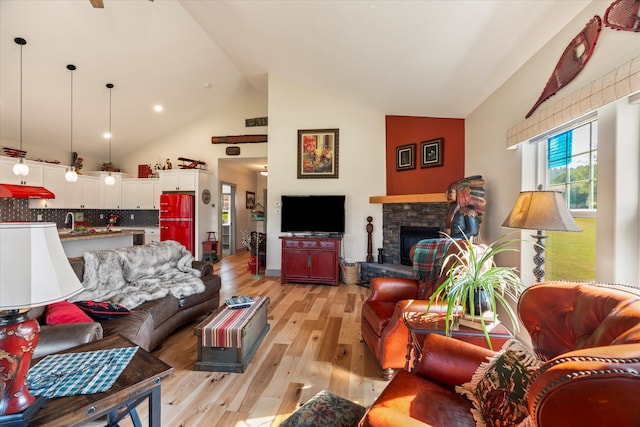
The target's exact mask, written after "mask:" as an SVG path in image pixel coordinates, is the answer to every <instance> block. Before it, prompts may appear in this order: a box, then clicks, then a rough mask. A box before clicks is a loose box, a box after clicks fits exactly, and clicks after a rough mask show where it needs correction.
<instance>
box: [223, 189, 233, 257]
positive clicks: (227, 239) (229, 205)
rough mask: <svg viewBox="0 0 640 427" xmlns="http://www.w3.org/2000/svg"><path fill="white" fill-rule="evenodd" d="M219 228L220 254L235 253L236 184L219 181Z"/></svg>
mask: <svg viewBox="0 0 640 427" xmlns="http://www.w3.org/2000/svg"><path fill="white" fill-rule="evenodd" d="M220 199H221V200H220V207H221V209H220V230H222V236H221V239H222V241H221V243H222V256H226V255H233V254H235V253H236V229H235V222H236V208H235V206H236V186H235V185H234V184H228V183H225V182H221V183H220Z"/></svg>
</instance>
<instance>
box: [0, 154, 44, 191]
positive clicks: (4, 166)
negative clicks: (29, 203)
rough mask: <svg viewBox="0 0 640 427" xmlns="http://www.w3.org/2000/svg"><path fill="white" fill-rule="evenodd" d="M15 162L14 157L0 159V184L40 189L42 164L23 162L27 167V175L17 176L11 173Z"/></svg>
mask: <svg viewBox="0 0 640 427" xmlns="http://www.w3.org/2000/svg"><path fill="white" fill-rule="evenodd" d="M17 162H18V159H17V158H15V157H0V182H2V183H3V184H15V185H34V186H37V187H42V183H43V174H44V170H43V165H44V163H42V162H33V161H30V160H25V161H24V163H25V164H26V165H27V166H29V175H27V176H17V175H14V173H13V165H15V164H16V163H17Z"/></svg>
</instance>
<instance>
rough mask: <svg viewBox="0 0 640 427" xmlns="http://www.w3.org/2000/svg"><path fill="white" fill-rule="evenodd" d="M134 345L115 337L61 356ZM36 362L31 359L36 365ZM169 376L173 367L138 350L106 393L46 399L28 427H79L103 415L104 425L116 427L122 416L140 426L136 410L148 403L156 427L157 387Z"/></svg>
mask: <svg viewBox="0 0 640 427" xmlns="http://www.w3.org/2000/svg"><path fill="white" fill-rule="evenodd" d="M131 346H135V344H134V343H132V342H131V341H129V340H127V339H126V338H124V337H122V336H120V335H115V336H110V337H107V338H104V339H101V340H98V341H94V342H91V343H88V344H83V345H81V346H78V347H74V348H71V349H69V350H65V351H63V352H61V353H79V352H83V351H96V350H106V349H112V348H119V347H131ZM37 361H38V360H34V362H33V363H32V364H34V363H36V362H37ZM172 373H173V368H172V367H171V366H169V365H167V364H166V363H164V362H163V361H162V360H160V359H158V358H157V357H155V356H154V355H152V354H151V353H149V352H147V351H145V350H143V349H141V348H139V349H138V351H136V354H135V356H133V359H131V362H130V363H129V365H128V366H127V367H126V368H125V370H124V371H122V374H120V377H118V380H117V381H116V382H115V384H114V385H113V386H112V387H111V388H110V389H109V390H108V391H106V392H103V393H96V394H86V395H75V396H69V397H57V398H52V399H49V400H48V402H47V404H46V406H45V407H44V408H42V409H40V410H39V411H38V412H37V413H36V414H35V415H34V416H33V418H32V420H31V422H30V423H29V427H31V426H55V427H63V426H79V425H82V424H85V423H87V422H89V421H92V420H95V419H97V418H100V417H103V416H105V415H106V416H107V420H108V421H107V426H116V425H117V423H118V421H120V420H122V419H123V418H124V417H126V416H131V420H132V422H133V424H134V426H136V427H141V426H142V425H141V424H140V418H139V417H138V414H137V412H136V407H137V406H138V405H139V404H140V403H142V402H144V401H145V400H148V402H149V427H160V404H161V402H160V386H161V383H162V380H163V379H164V378H166V377H168V376H169V375H171V374H172Z"/></svg>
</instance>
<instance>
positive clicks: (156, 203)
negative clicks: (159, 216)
mask: <svg viewBox="0 0 640 427" xmlns="http://www.w3.org/2000/svg"><path fill="white" fill-rule="evenodd" d="M152 181H153V209H160V195H161V194H162V188H160V180H159V179H153V180H152Z"/></svg>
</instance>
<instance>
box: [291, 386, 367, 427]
mask: <svg viewBox="0 0 640 427" xmlns="http://www.w3.org/2000/svg"><path fill="white" fill-rule="evenodd" d="M364 411H365V408H364V407H363V406H361V405H358V404H357V403H354V402H352V401H350V400H347V399H345V398H342V397H340V396H336V395H335V394H333V393H331V392H330V391H328V390H322V391H321V392H319V393H318V394H316V395H315V396H313V397H312V398H311V399H310V400H309V401H308V402H307V403H305V404H304V405H302V406H301V407H299V408H298V410H296V412H294V413H293V414H291V416H290V417H289V418H287V419H286V420H284V421H283V422H282V424H280V427H303V426H304V427H355V426H356V425H357V424H358V421H360V418H362V416H363V415H364Z"/></svg>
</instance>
